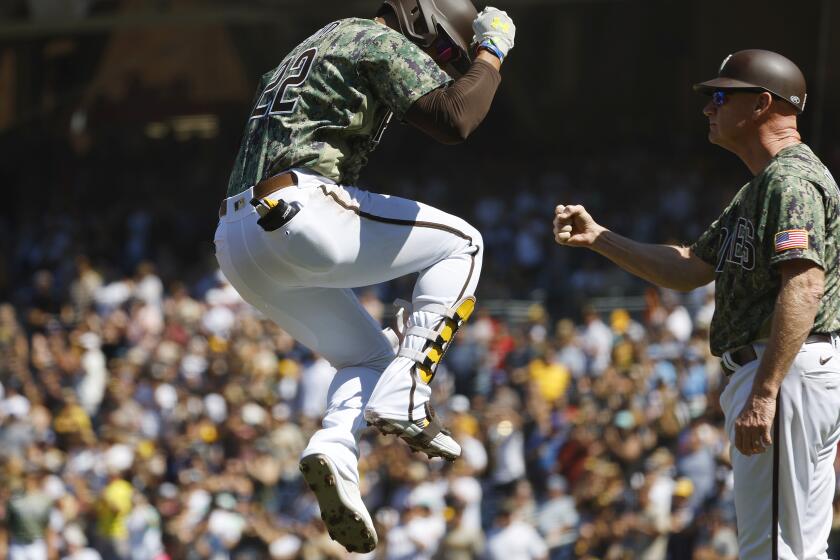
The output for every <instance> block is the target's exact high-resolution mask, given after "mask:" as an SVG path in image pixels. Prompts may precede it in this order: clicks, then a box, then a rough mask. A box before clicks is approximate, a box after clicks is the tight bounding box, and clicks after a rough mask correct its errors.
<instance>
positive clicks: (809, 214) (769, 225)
mask: <svg viewBox="0 0 840 560" xmlns="http://www.w3.org/2000/svg"><path fill="white" fill-rule="evenodd" d="M767 198H768V201H769V202H768V206H767V222H766V226H765V230H764V238H765V243H769V247H768V249H769V253H768V254H769V255H770V264H771V265H775V264H778V263H780V262H782V261H788V260H793V259H805V260H809V261H812V262H814V263H816V264H817V265H819V266H820V267H822V268H825V206H824V203H823V198H822V195H821V194H820V191H819V190H818V189H817V187H816V186H815V185H813V184H812V183H810V182H809V181H807V180H805V179H802V178H799V177H779V178H773V179H771V180H770V182H769V183H768V186H767Z"/></svg>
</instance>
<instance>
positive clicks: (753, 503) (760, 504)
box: [554, 50, 840, 560]
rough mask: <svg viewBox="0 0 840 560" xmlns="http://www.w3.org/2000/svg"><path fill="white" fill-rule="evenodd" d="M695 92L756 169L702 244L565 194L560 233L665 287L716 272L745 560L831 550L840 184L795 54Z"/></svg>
mask: <svg viewBox="0 0 840 560" xmlns="http://www.w3.org/2000/svg"><path fill="white" fill-rule="evenodd" d="M695 90H697V91H700V92H702V93H705V94H707V95H709V96H710V98H709V102H708V103H707V104H706V106H705V108H704V109H703V113H704V114H705V115H706V117H707V118H708V120H709V140H710V141H711V142H712V143H714V144H717V145H719V146H721V147H723V148H725V149H727V150H729V151H731V152H733V153H734V154H736V155H737V156H738V157H740V158H741V160H742V161H743V162H744V164H746V166H747V167H748V168H749V170H750V172H751V173H752V174H753V176H754V177H753V179H752V180H751V181H749V182H748V183H747V184H746V185H744V186H743V187H742V188H741V190H739V191H738V193H737V194H736V195H735V198H734V199H733V200H732V202H731V203H730V204H729V206H728V207H727V208H726V209H725V210H724V211H723V214H721V215H720V217H719V218H718V219H717V221H715V222H714V223H713V224H712V225H711V226H710V227H709V229H708V230H706V232H705V233H704V234H703V235H702V236H701V237H700V238H699V239H698V240H697V242H696V243H694V245H692V246H691V247H690V248H688V247H675V246H667V245H648V244H642V243H636V242H634V241H631V240H629V239H627V238H625V237H622V236H620V235H618V234H615V233H613V232H611V231H609V230H607V229H605V228H603V227H601V226H600V225H598V224H597V223H596V222H595V221H594V220H593V219H592V217H591V216H590V215H589V214H588V213H587V212H586V210H585V209H584V208H583V207H582V206H566V205H560V206H558V207H557V209H556V213H555V218H554V235H555V239H556V241H557V242H558V243H559V244H561V245H570V246H578V247H589V248H590V249H593V250H595V251H597V252H598V253H601V254H602V255H604V256H606V257H608V258H609V259H611V260H612V261H614V262H615V263H616V264H618V265H619V266H621V267H622V268H624V269H625V270H627V271H629V272H631V273H633V274H636V275H637V276H640V277H641V278H644V279H645V280H648V281H649V282H652V283H654V284H658V285H660V286H666V287H669V288H674V289H678V290H690V289H693V288H696V287H698V286H702V285H704V284H706V283H708V282H710V281H712V280H714V281H715V314H714V318H713V320H712V324H711V332H710V337H711V349H712V352H713V353H714V354H715V355H717V356H720V357H721V358H722V366H723V369H724V372H725V373H726V375H727V376H728V384H727V386H726V389H725V390H724V391H723V393H722V394H721V396H720V404H721V407H722V409H723V411H724V414H725V416H726V431H727V433H728V435H729V439H730V441H731V443H732V446H733V449H732V452H731V456H732V467H733V471H734V475H735V510H736V516H737V523H738V543H739V548H740V558H741V560H753V559H754V560H768V559H772V560H776V559H779V558H783V559H786V560H787V559H790V560H793V559H797V560H816V559H824V558H827V554H826V549H827V539H828V535H829V531H830V530H831V522H832V501H833V499H834V487H835V475H834V459H835V456H836V454H837V444H838V440H840V351H838V344H840V341H839V340H838V335H837V331H838V329H840V315H839V314H838V311H840V293H838V290H840V270H838V268H839V267H840V262H839V261H838V257H839V256H840V253H838V251H840V191H838V188H837V184H836V183H835V181H834V179H833V178H832V176H831V174H830V173H829V172H828V170H827V169H826V168H825V166H824V165H823V164H822V163H821V162H820V160H819V159H818V158H817V156H815V155H814V153H813V152H812V151H811V150H810V148H808V146H806V145H805V144H803V143H802V141H801V139H800V136H799V132H798V131H797V123H796V118H797V115H798V114H799V113H801V112H802V111H803V110H804V109H805V101H806V94H805V79H804V77H803V76H802V72H800V70H799V68H797V67H796V65H795V64H794V63H793V62H791V61H790V60H788V59H787V58H785V57H783V56H781V55H779V54H776V53H773V52H769V51H764V50H746V51H740V52H737V53H735V54H733V55H730V56H729V57H727V58H726V59H725V60H724V61H723V64H722V65H721V67H720V70H719V73H718V77H717V78H715V79H712V80H709V81H707V82H703V83H701V84H698V85H696V86H695Z"/></svg>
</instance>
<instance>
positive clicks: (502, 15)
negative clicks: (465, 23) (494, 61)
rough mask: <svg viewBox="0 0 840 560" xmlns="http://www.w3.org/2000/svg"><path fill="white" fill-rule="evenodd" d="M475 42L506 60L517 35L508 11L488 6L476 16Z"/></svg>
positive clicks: (474, 24)
mask: <svg viewBox="0 0 840 560" xmlns="http://www.w3.org/2000/svg"><path fill="white" fill-rule="evenodd" d="M472 28H473V33H475V35H473V44H474V45H477V46H478V47H484V48H486V49H487V50H489V51H490V52H492V53H493V54H495V55H496V56H498V57H499V59H500V60H504V59H505V57H506V56H507V54H508V52H509V51H510V49H512V48H513V40H514V37H515V36H516V26H515V25H514V24H513V20H512V19H511V18H510V16H509V15H507V13H506V12H503V11H502V10H499V9H498V8H493V7H492V6H487V7H486V8H484V9H483V10H481V13H480V14H478V16H477V17H476V18H475V21H473V24H472Z"/></svg>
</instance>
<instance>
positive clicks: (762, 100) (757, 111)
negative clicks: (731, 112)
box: [753, 91, 775, 120]
mask: <svg viewBox="0 0 840 560" xmlns="http://www.w3.org/2000/svg"><path fill="white" fill-rule="evenodd" d="M773 103H775V100H774V99H773V96H772V95H771V94H770V93H768V92H766V91H762V92H761V93H759V94H758V97H757V98H756V100H755V106H754V107H753V119H754V120H755V119H760V118H761V117H763V116H764V115H766V114H767V112H768V111H770V107H772V106H773Z"/></svg>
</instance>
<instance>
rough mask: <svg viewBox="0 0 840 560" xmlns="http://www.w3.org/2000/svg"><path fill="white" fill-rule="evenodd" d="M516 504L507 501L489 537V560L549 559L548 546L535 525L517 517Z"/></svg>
mask: <svg viewBox="0 0 840 560" xmlns="http://www.w3.org/2000/svg"><path fill="white" fill-rule="evenodd" d="M516 510H517V508H516V504H515V503H514V502H512V501H506V502H504V503H503V504H502V506H501V508H500V509H499V513H498V514H497V516H496V522H495V524H494V526H493V529H492V530H491V531H490V533H489V534H488V537H487V558H488V560H547V559H548V548H547V547H546V544H545V541H543V538H542V537H541V536H540V534H539V533H537V531H536V529H535V528H534V527H533V525H529V524H527V523H524V522H523V521H520V520H519V519H517V517H516Z"/></svg>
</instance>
